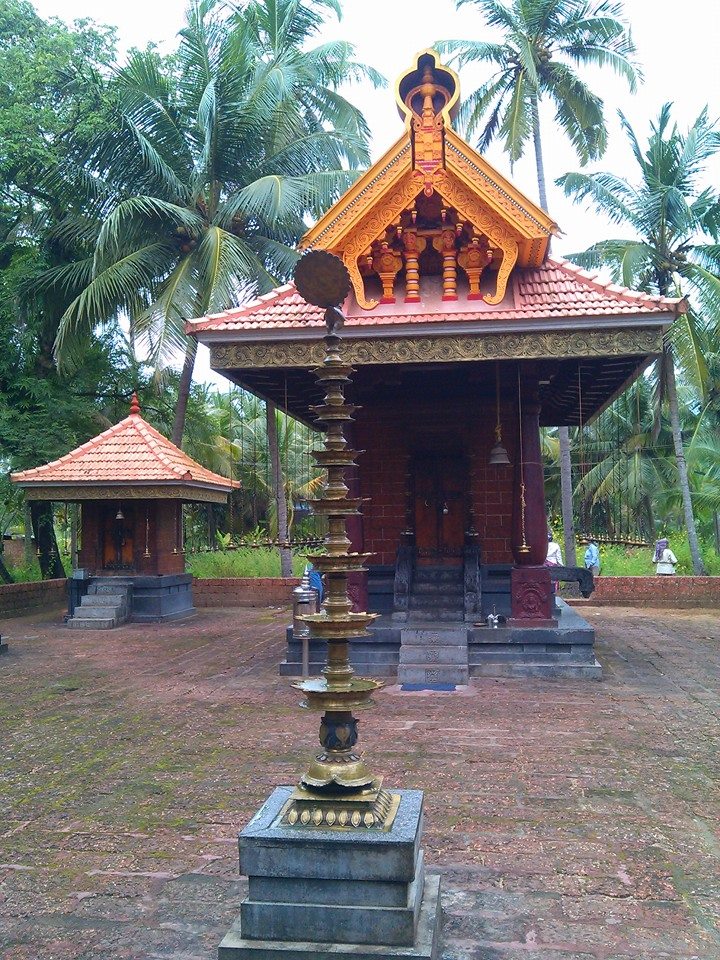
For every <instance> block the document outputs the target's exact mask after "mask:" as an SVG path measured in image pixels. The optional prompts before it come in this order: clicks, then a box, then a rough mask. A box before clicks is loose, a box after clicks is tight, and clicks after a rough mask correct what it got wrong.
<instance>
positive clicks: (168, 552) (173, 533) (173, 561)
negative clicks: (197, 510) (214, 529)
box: [156, 500, 185, 574]
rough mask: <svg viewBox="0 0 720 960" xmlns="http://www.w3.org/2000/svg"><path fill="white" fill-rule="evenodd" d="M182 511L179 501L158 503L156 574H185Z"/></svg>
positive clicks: (161, 501) (160, 501)
mask: <svg viewBox="0 0 720 960" xmlns="http://www.w3.org/2000/svg"><path fill="white" fill-rule="evenodd" d="M180 509H181V507H180V502H179V501H174V500H158V501H157V502H156V517H157V533H156V545H157V546H156V549H157V559H156V564H157V566H156V572H157V573H159V574H167V573H184V572H185V556H184V554H183V551H182V536H181V520H180V518H179V516H178V511H179V510H180Z"/></svg>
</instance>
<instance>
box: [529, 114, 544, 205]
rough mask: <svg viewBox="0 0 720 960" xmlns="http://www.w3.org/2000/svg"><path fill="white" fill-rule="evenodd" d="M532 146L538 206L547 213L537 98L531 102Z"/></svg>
mask: <svg viewBox="0 0 720 960" xmlns="http://www.w3.org/2000/svg"><path fill="white" fill-rule="evenodd" d="M532 121H533V144H534V145H535V171H536V173H537V184H538V196H539V197H540V206H541V207H542V208H543V210H544V211H545V213H547V212H548V204H547V187H546V185H545V164H544V162H543V151H542V139H541V137H540V105H539V103H538V100H537V97H533V100H532Z"/></svg>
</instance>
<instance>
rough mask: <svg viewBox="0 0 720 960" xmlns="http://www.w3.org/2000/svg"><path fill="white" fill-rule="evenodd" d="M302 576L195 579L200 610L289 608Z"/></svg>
mask: <svg viewBox="0 0 720 960" xmlns="http://www.w3.org/2000/svg"><path fill="white" fill-rule="evenodd" d="M299 583H300V579H299V577H237V578H234V577H230V578H227V579H217V580H213V579H207V580H205V579H202V580H200V579H193V583H192V594H193V605H194V606H196V607H289V606H291V604H292V591H293V587H296V586H297V585H298V584H299Z"/></svg>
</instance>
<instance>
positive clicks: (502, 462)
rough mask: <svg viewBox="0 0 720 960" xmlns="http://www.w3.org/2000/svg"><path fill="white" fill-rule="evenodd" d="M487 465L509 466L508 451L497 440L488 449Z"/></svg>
mask: <svg viewBox="0 0 720 960" xmlns="http://www.w3.org/2000/svg"><path fill="white" fill-rule="evenodd" d="M488 465H489V466H491V467H509V466H510V457H508V452H507V450H506V449H505V447H504V446H503V445H502V443H501V442H500V441H498V442H497V443H496V444H495V446H494V447H493V448H492V450H491V451H490V457H489V458H488Z"/></svg>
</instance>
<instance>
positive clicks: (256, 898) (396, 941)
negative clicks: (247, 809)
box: [218, 787, 440, 960]
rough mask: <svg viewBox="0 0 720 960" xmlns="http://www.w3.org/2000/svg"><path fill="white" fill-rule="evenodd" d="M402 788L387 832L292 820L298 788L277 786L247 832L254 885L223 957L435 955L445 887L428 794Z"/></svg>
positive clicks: (246, 867) (429, 959) (246, 863)
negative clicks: (429, 870) (432, 845)
mask: <svg viewBox="0 0 720 960" xmlns="http://www.w3.org/2000/svg"><path fill="white" fill-rule="evenodd" d="M392 792H393V793H394V794H395V795H396V796H397V797H398V799H399V805H398V809H397V813H396V815H395V818H394V819H393V821H392V823H391V825H390V826H389V828H387V829H368V828H365V827H359V828H357V827H356V828H350V827H337V826H336V827H334V828H333V827H326V828H318V827H315V826H312V825H310V826H301V825H299V824H298V825H295V826H287V825H284V824H283V823H282V822H281V817H282V813H283V809H284V807H285V806H286V804H287V803H288V801H289V800H290V798H291V796H292V793H293V788H292V787H277V788H276V789H275V790H274V791H273V793H272V794H271V796H270V797H269V798H268V800H267V801H266V802H265V804H264V805H263V806H262V807H261V809H260V810H259V811H258V813H256V814H255V816H254V817H253V818H252V820H251V821H250V823H249V824H248V825H247V827H245V829H244V830H243V831H242V833H241V834H240V838H239V848H240V871H241V873H244V874H246V875H247V876H248V881H249V890H248V896H247V898H246V899H245V900H243V902H242V904H241V906H240V916H239V918H238V919H237V920H236V922H235V924H234V925H233V927H232V928H231V930H230V931H229V933H228V934H227V935H226V937H225V938H224V940H223V941H222V943H221V945H220V947H219V951H218V957H219V960H236V958H242V960H270V958H273V957H277V958H283V960H288V958H290V960H295V958H300V957H304V958H312V960H331V958H332V957H337V956H351V957H353V958H356V960H358V958H360V960H362V958H364V957H367V958H371V957H372V958H376V960H380V958H383V957H387V958H390V957H407V958H408V960H410V958H413V960H435V957H436V956H437V953H438V949H439V929H440V922H439V896H440V884H439V878H438V877H433V878H432V879H431V880H429V881H427V882H426V878H425V868H424V861H423V855H422V851H421V849H420V840H421V835H422V822H423V794H422V792H421V791H419V790H400V791H392Z"/></svg>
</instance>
